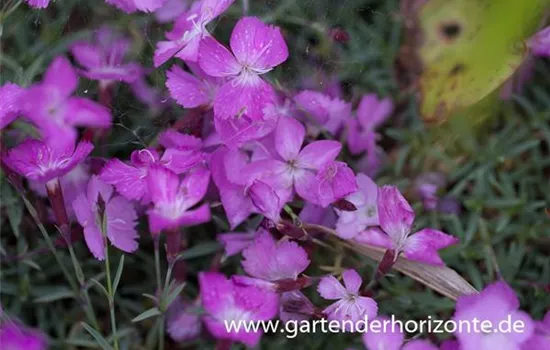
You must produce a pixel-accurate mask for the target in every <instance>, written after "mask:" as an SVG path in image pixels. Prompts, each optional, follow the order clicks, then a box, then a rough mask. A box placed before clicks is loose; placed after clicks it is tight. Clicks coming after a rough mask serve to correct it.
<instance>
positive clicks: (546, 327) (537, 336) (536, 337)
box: [521, 310, 550, 350]
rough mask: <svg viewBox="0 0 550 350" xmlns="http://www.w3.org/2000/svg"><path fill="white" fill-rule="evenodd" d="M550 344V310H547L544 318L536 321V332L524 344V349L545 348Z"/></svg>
mask: <svg viewBox="0 0 550 350" xmlns="http://www.w3.org/2000/svg"><path fill="white" fill-rule="evenodd" d="M549 346H550V310H548V312H546V316H544V319H543V320H541V321H539V322H535V332H534V333H533V336H532V337H531V338H529V340H527V341H526V342H525V343H523V345H522V348H521V349H522V350H531V349H545V348H548V347H549Z"/></svg>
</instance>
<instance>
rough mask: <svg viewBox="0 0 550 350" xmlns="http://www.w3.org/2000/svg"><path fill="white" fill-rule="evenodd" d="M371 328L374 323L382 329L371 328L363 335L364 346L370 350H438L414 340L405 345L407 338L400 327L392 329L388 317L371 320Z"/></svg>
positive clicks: (425, 342)
mask: <svg viewBox="0 0 550 350" xmlns="http://www.w3.org/2000/svg"><path fill="white" fill-rule="evenodd" d="M369 322H370V324H369V325H370V326H371V327H373V324H375V323H374V322H376V323H377V324H379V325H380V328H378V326H377V328H369V329H367V330H366V331H365V332H364V333H363V336H362V338H363V344H365V347H366V348H367V349H369V350H371V349H372V350H376V349H383V350H438V349H437V347H436V346H434V345H433V344H432V343H430V342H429V341H427V340H413V341H408V342H406V343H404V341H405V336H404V334H403V333H402V331H401V329H400V328H399V327H398V326H395V327H392V324H391V320H390V318H389V317H387V316H378V317H376V318H375V319H373V320H369Z"/></svg>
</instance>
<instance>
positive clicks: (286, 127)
mask: <svg viewBox="0 0 550 350" xmlns="http://www.w3.org/2000/svg"><path fill="white" fill-rule="evenodd" d="M305 135H306V129H305V128H304V126H303V125H302V123H300V122H298V121H297V120H295V119H293V118H281V119H279V123H278V124H277V128H276V129H275V149H276V150H277V153H279V155H280V156H281V157H282V158H283V159H284V160H287V161H291V160H294V159H296V157H297V156H298V153H299V152H300V149H301V148H302V143H303V142H304V138H305Z"/></svg>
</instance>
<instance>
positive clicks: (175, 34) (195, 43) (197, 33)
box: [153, 0, 234, 67]
mask: <svg viewBox="0 0 550 350" xmlns="http://www.w3.org/2000/svg"><path fill="white" fill-rule="evenodd" d="M233 1H234V0H201V1H196V2H195V3H193V5H192V6H191V9H190V10H189V11H187V12H185V13H184V14H182V15H181V16H180V17H179V18H178V19H177V20H176V23H175V24H174V28H173V29H172V31H170V32H167V33H166V38H167V39H168V41H160V42H158V43H157V48H156V50H155V56H154V57H153V62H154V64H155V67H159V66H161V65H162V64H163V63H164V62H166V61H168V60H169V59H170V58H172V57H173V56H176V57H178V58H181V59H182V60H185V61H190V62H196V61H197V58H198V55H199V43H200V42H201V40H202V39H203V38H205V37H210V33H208V30H206V25H207V24H208V23H210V22H211V21H212V20H214V18H216V17H218V16H219V15H221V14H222V13H223V12H224V11H225V10H227V8H228V7H229V6H231V4H232V3H233Z"/></svg>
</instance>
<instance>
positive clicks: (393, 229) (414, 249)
mask: <svg viewBox="0 0 550 350" xmlns="http://www.w3.org/2000/svg"><path fill="white" fill-rule="evenodd" d="M414 216H415V215H414V211H413V209H412V208H411V206H410V205H409V203H408V202H407V200H406V199H405V198H403V196H402V195H401V193H400V192H399V190H398V189H397V188H396V187H394V186H384V187H382V188H380V189H378V218H379V223H380V228H369V229H367V230H366V231H364V232H362V233H361V234H360V235H359V236H356V237H355V239H356V240H357V241H359V242H361V243H367V244H372V245H376V246H380V247H384V248H386V249H391V250H394V251H395V252H396V254H395V257H397V256H398V255H399V253H401V252H402V253H403V254H404V255H405V257H406V258H407V259H410V260H417V261H421V262H424V263H427V264H432V265H443V264H444V262H443V261H442V260H441V258H440V257H439V254H438V253H437V251H438V250H439V249H442V248H445V247H448V246H450V245H453V244H456V243H457V242H458V239H457V238H456V237H453V236H450V235H447V234H445V233H443V232H441V231H438V230H434V229H431V228H425V229H422V230H420V231H418V232H416V233H415V234H413V235H411V230H412V226H413V221H414Z"/></svg>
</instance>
